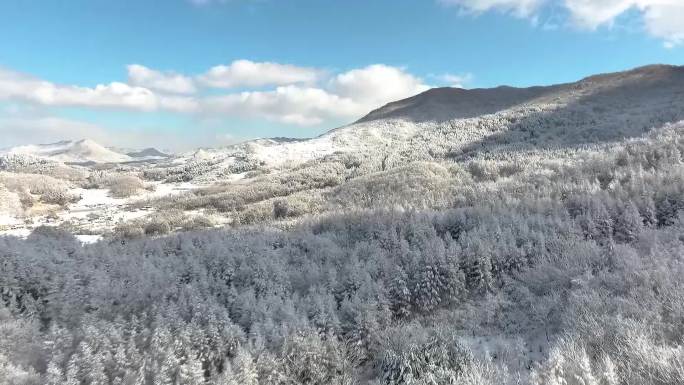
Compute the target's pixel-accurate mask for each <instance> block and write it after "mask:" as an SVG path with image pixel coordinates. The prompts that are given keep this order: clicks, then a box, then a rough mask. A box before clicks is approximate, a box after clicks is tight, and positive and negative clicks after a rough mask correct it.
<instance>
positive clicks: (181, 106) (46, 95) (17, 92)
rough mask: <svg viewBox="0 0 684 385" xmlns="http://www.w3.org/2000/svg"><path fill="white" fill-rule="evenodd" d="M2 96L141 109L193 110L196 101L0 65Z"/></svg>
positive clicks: (41, 102)
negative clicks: (61, 80) (57, 80)
mask: <svg viewBox="0 0 684 385" xmlns="http://www.w3.org/2000/svg"><path fill="white" fill-rule="evenodd" d="M0 100H14V101H17V100H18V101H24V102H29V103H35V104H39V105H44V106H70V107H90V108H122V109H131V110H139V111H155V110H159V109H167V110H171V111H179V112H190V111H192V110H194V109H195V108H196V102H195V101H194V100H193V99H192V98H189V97H181V96H166V95H158V94H155V93H154V92H153V91H151V90H150V89H147V88H144V87H136V86H131V85H128V84H125V83H120V82H112V83H109V84H99V85H97V86H95V87H79V86H74V85H58V84H54V83H52V82H48V81H45V80H41V79H37V78H34V77H31V76H28V75H25V74H21V73H18V72H14V71H9V70H5V69H0Z"/></svg>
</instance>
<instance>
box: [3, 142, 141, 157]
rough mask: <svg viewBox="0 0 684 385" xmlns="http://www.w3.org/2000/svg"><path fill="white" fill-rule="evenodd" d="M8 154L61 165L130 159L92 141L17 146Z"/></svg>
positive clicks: (8, 151)
mask: <svg viewBox="0 0 684 385" xmlns="http://www.w3.org/2000/svg"><path fill="white" fill-rule="evenodd" d="M5 152H6V153H8V154H18V155H29V156H33V157H37V158H42V159H50V160H55V161H59V162H63V163H121V162H127V161H130V160H131V157H129V156H128V155H125V154H121V153H118V152H115V151H112V150H110V149H108V148H106V147H104V146H102V145H101V144H99V143H97V142H96V141H94V140H92V139H87V138H86V139H80V140H62V141H59V142H55V143H49V144H30V145H25V146H17V147H13V148H10V149H9V150H7V151H5Z"/></svg>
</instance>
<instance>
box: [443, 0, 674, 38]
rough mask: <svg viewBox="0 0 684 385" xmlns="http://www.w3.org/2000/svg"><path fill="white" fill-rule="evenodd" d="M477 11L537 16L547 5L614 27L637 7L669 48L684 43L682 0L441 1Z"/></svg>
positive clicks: (573, 18)
mask: <svg viewBox="0 0 684 385" xmlns="http://www.w3.org/2000/svg"><path fill="white" fill-rule="evenodd" d="M438 1H439V2H440V3H443V4H446V5H453V6H457V7H460V8H461V9H463V10H466V11H469V12H475V13H481V12H486V11H490V10H500V11H504V12H512V13H514V14H515V15H517V16H521V17H529V18H533V19H535V20H536V19H537V18H538V17H539V15H540V13H543V9H544V7H545V6H560V7H562V8H563V9H565V10H566V11H567V14H568V17H569V20H570V22H571V23H572V24H573V25H575V26H577V27H579V28H583V29H588V30H594V29H596V28H599V27H601V26H609V27H610V26H612V25H613V24H614V23H615V20H616V19H617V18H618V17H620V16H621V15H624V14H625V13H626V12H628V11H631V10H636V11H637V12H639V14H640V15H641V17H642V19H643V22H644V28H645V31H646V32H647V33H649V34H650V35H652V36H654V37H657V38H659V39H662V40H663V41H664V42H665V45H666V46H668V47H674V46H675V45H678V44H682V43H684V22H682V20H684V1H682V0H438Z"/></svg>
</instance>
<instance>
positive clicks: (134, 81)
mask: <svg viewBox="0 0 684 385" xmlns="http://www.w3.org/2000/svg"><path fill="white" fill-rule="evenodd" d="M126 68H127V69H128V83H129V84H131V85H134V86H139V87H145V88H149V89H152V90H157V91H162V92H169V93H175V94H191V93H194V92H196V91H197V89H196V87H195V83H194V81H193V80H192V79H191V78H189V77H187V76H183V75H180V74H176V73H173V72H167V73H163V72H160V71H155V70H152V69H149V68H147V67H145V66H142V65H140V64H131V65H129V66H127V67H126Z"/></svg>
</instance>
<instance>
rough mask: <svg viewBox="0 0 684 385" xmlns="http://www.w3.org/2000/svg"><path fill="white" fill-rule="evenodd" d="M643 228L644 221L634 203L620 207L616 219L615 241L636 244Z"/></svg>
mask: <svg viewBox="0 0 684 385" xmlns="http://www.w3.org/2000/svg"><path fill="white" fill-rule="evenodd" d="M641 228H642V219H641V215H640V214H639V210H638V209H637V208H636V206H635V205H634V204H633V203H632V202H628V203H626V204H625V205H623V206H622V207H620V209H619V212H618V216H617V218H616V219H615V226H614V229H613V231H614V232H615V240H616V241H617V242H623V243H631V242H634V241H635V240H636V239H637V237H638V236H639V233H640V232H641Z"/></svg>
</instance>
